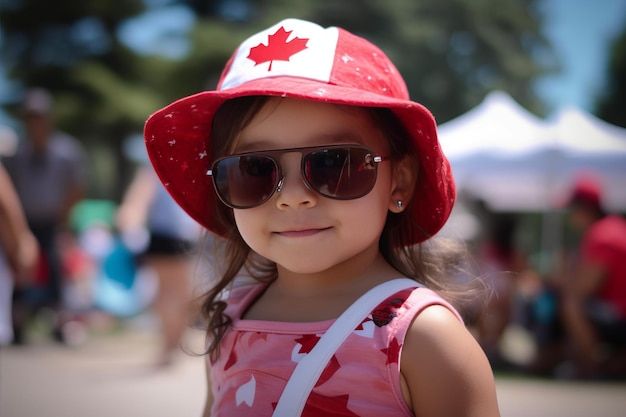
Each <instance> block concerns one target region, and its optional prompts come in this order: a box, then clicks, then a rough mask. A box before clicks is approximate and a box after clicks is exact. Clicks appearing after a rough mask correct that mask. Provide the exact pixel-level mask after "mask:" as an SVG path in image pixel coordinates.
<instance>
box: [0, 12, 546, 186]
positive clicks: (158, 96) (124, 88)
mask: <svg viewBox="0 0 626 417" xmlns="http://www.w3.org/2000/svg"><path fill="white" fill-rule="evenodd" d="M175 5H178V6H181V5H183V6H185V7H188V8H189V9H190V10H192V11H193V14H194V16H195V23H194V24H193V26H192V27H191V28H190V30H189V31H188V34H187V39H186V40H187V42H188V43H189V48H188V50H187V52H186V53H184V54H182V56H179V57H174V58H172V57H170V56H167V55H166V54H158V53H152V54H146V53H145V52H142V51H138V50H134V49H132V48H131V47H129V46H128V44H127V43H124V42H123V40H122V39H121V36H120V33H121V32H120V29H121V28H122V27H123V25H125V24H127V23H128V22H130V21H132V20H133V19H136V18H138V17H141V16H143V15H144V13H146V12H149V11H151V10H154V9H155V8H163V7H171V6H175ZM285 17H299V18H304V19H310V20H313V21H316V22H318V23H319V24H321V25H323V26H329V25H338V26H342V27H345V28H347V29H349V30H351V31H353V32H355V33H357V34H359V35H362V36H364V37H366V38H368V39H370V40H371V41H373V42H374V43H376V44H377V45H379V46H380V47H381V48H382V49H383V50H384V51H385V52H386V53H387V54H388V55H389V56H390V57H391V59H392V60H393V61H394V62H395V63H396V65H397V66H398V68H399V70H400V72H401V73H402V74H403V76H404V77H405V79H406V81H407V85H408V87H409V91H410V94H411V97H412V98H413V99H414V100H416V101H419V102H421V103H423V104H424V105H426V106H427V107H428V108H429V109H430V110H431V111H432V112H433V114H434V115H435V117H436V119H437V120H438V121H439V122H445V121H447V120H449V119H451V118H453V117H456V116H458V115H459V114H461V113H463V112H465V111H467V110H469V109H470V108H472V107H474V106H475V105H477V104H478V103H479V102H480V101H481V100H482V99H483V98H484V96H485V95H486V93H487V92H489V91H491V90H493V89H502V90H505V91H508V92H509V93H510V94H511V95H512V96H513V97H515V98H516V99H517V100H518V101H519V102H520V103H522V104H523V105H525V106H526V107H527V108H530V109H533V110H535V112H537V113H541V111H542V107H541V104H540V103H539V101H538V100H537V98H536V97H535V95H534V93H533V91H532V88H531V83H532V81H533V80H534V79H535V77H537V76H539V75H542V74H543V73H544V72H545V71H546V70H549V69H550V68H546V66H545V63H546V62H550V60H548V61H545V60H543V61H542V62H540V60H539V59H537V57H538V56H550V54H551V51H550V48H549V46H548V44H547V42H546V41H545V39H544V37H543V36H542V34H541V30H540V28H541V16H540V15H539V13H538V12H537V10H536V8H535V1H534V0H533V1H530V0H528V1H526V0H386V1H384V2H383V1H380V0H343V1H334V0H178V1H175V0H150V1H146V2H145V3H144V2H143V1H141V0H125V1H122V2H109V1H105V0H81V1H77V2H50V1H46V0H0V23H1V30H2V33H1V35H2V38H1V39H2V46H3V50H2V57H3V62H4V63H5V66H6V69H7V70H8V76H9V78H10V80H11V81H12V82H14V83H16V85H18V86H28V85H40V86H44V87H47V88H49V89H50V90H52V91H53V93H54V95H55V97H56V98H57V103H58V120H59V124H60V126H61V127H62V128H64V129H65V130H67V131H69V132H70V133H72V134H74V135H75V136H77V137H79V138H81V139H82V140H83V141H84V142H85V143H86V144H87V146H88V148H90V149H91V155H92V157H93V159H98V158H100V157H101V156H102V155H105V154H106V153H107V152H108V154H110V155H113V156H114V158H113V163H114V164H116V166H117V167H118V168H119V167H122V168H123V167H124V166H125V165H124V164H123V161H124V160H123V158H122V156H121V145H122V141H123V139H125V138H126V137H127V136H128V135H130V134H133V133H135V134H136V133H140V132H141V129H142V127H143V123H144V121H145V119H146V117H147V116H148V115H149V114H150V113H152V112H153V111H155V110H157V109H158V108H160V107H162V106H163V105H165V104H167V103H169V102H171V101H173V100H175V99H177V98H179V97H182V96H185V95H188V94H193V93H196V92H199V91H202V90H204V89H211V88H214V86H215V83H216V82H217V79H218V77H219V74H220V72H221V70H222V67H223V65H224V63H225V62H226V60H227V59H228V58H229V56H230V54H231V53H232V51H233V50H234V49H235V47H236V46H237V45H238V44H239V43H240V42H241V41H242V40H243V39H244V38H246V37H247V36H248V35H250V34H251V33H254V32H255V31H258V30H260V29H263V28H265V27H267V26H268V25H270V24H273V23H275V22H276V21H278V20H280V19H283V18H285ZM163 23H166V22H163ZM150 29H154V28H150ZM176 36H180V34H176V33H172V32H171V31H168V29H167V28H166V27H165V26H164V28H163V30H162V33H161V34H160V35H159V38H158V42H162V44H163V45H165V44H167V43H168V41H169V40H171V39H172V38H174V37H176ZM157 46H158V45H157ZM157 49H158V48H157ZM181 50H182V48H181ZM105 151H106V152H105ZM118 168H114V169H109V170H108V171H106V172H108V173H109V174H110V175H113V176H115V177H116V178H115V179H114V180H113V181H114V182H115V186H114V187H113V190H111V189H110V187H108V188H107V187H104V191H102V192H103V193H104V194H109V195H108V196H111V195H110V194H113V197H119V194H120V192H121V190H122V189H123V184H124V181H125V180H126V179H127V178H126V174H125V172H126V171H124V169H121V168H119V169H118ZM120 173H121V174H120ZM96 188H97V187H96Z"/></svg>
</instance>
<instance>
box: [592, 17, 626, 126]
mask: <svg viewBox="0 0 626 417" xmlns="http://www.w3.org/2000/svg"><path fill="white" fill-rule="evenodd" d="M607 72H608V82H607V86H606V89H605V93H604V94H602V95H601V97H600V98H599V99H598V103H597V106H596V107H597V111H596V114H597V115H598V117H600V118H602V119H604V120H606V121H607V122H609V123H612V124H614V125H617V126H621V127H626V21H625V24H624V28H623V30H622V32H621V34H619V35H618V36H617V37H616V38H615V40H614V41H613V43H612V46H611V58H610V61H609V65H608V71H607Z"/></svg>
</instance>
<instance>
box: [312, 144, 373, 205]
mask: <svg viewBox="0 0 626 417" xmlns="http://www.w3.org/2000/svg"><path fill="white" fill-rule="evenodd" d="M303 163H304V174H305V177H306V179H307V181H308V183H309V184H310V185H311V187H313V188H314V189H315V190H316V191H317V192H318V193H320V194H322V195H324V196H326V197H330V198H335V199H353V198H359V197H362V196H364V195H365V194H367V193H369V192H370V191H371V190H372V187H374V184H375V183H376V164H375V163H374V162H373V157H372V154H371V152H369V151H368V150H367V149H363V148H330V149H324V150H320V151H314V152H311V153H309V154H307V155H305V157H304V161H303Z"/></svg>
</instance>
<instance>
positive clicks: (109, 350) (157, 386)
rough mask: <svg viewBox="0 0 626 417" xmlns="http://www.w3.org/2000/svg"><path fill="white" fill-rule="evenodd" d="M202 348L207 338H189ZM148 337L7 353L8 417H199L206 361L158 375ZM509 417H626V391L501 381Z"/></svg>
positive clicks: (183, 361)
mask: <svg viewBox="0 0 626 417" xmlns="http://www.w3.org/2000/svg"><path fill="white" fill-rule="evenodd" d="M188 336H189V337H188V346H189V347H190V348H192V349H193V348H198V347H199V346H200V340H201V335H200V334H197V333H190V334H189V335H188ZM156 345H157V341H156V339H155V337H154V334H152V333H150V332H147V331H137V330H133V331H132V332H129V331H126V332H119V333H116V334H113V335H107V336H102V335H100V336H92V337H91V338H90V339H89V340H88V341H87V343H86V344H85V345H84V346H82V347H80V348H67V347H63V346H59V345H56V344H54V343H52V342H48V341H46V340H38V341H35V342H34V343H32V344H31V345H29V346H26V347H22V348H14V347H9V348H2V350H0V416H1V417H57V416H59V417H83V416H89V417H105V416H106V417H111V416H122V417H126V416H129V417H143V416H146V417H147V416H150V417H161V416H176V417H185V416H199V415H200V413H201V409H202V403H203V399H204V393H205V390H206V383H205V381H204V371H203V362H202V359H201V358H198V357H192V356H186V355H181V357H180V361H179V362H178V363H177V364H176V365H174V366H173V367H171V368H168V369H165V370H160V371H155V370H154V369H152V368H151V366H150V365H151V362H152V360H153V359H154V356H155V354H156V347H155V346H156ZM497 389H498V397H499V401H500V408H501V413H502V417H522V416H524V417H559V416H567V417H591V416H594V417H625V416H626V384H602V383H564V382H556V381H546V380H533V379H528V378H518V377H498V378H497Z"/></svg>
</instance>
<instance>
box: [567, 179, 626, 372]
mask: <svg viewBox="0 0 626 417" xmlns="http://www.w3.org/2000/svg"><path fill="white" fill-rule="evenodd" d="M601 201H602V193H601V188H600V186H599V184H598V183H597V182H595V181H594V179H593V178H583V179H581V180H580V181H579V182H577V183H576V185H575V187H574V190H573V192H572V194H571V197H570V200H569V205H568V223H569V225H570V226H571V227H572V229H573V230H574V231H577V232H579V233H580V242H579V245H578V248H577V251H576V252H575V253H574V256H573V258H572V260H571V262H570V268H569V269H568V270H567V271H566V274H565V276H564V277H563V279H562V283H561V285H562V288H561V292H562V305H561V314H562V322H563V326H564V330H565V335H566V337H567V341H568V342H569V344H570V346H569V347H570V349H571V351H569V353H571V354H572V355H573V367H572V368H571V369H570V370H569V371H570V372H569V374H570V376H573V377H582V378H586V377H622V378H623V377H626V219H624V218H623V217H622V216H619V215H607V214H605V210H604V209H603V206H602V203H601Z"/></svg>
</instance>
